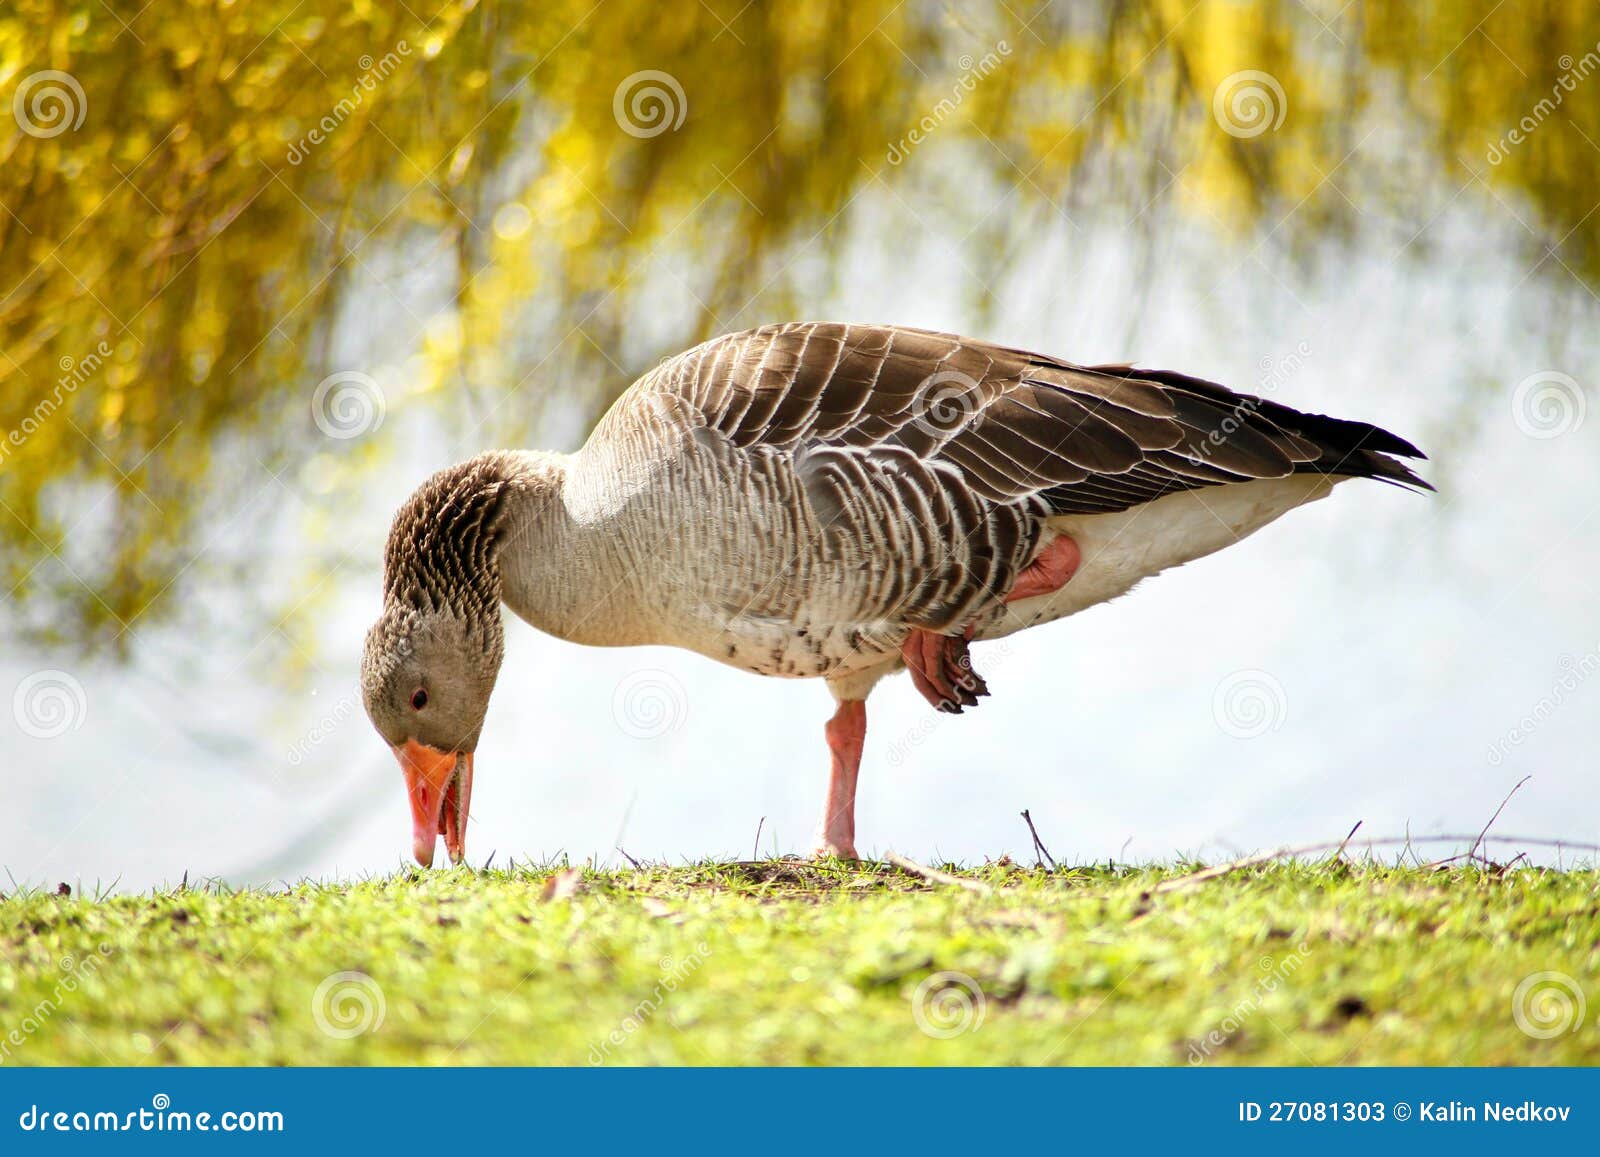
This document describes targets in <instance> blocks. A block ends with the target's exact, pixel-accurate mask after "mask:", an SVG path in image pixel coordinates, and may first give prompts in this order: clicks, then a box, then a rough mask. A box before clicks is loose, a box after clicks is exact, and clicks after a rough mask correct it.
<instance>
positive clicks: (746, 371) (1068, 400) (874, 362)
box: [657, 323, 1427, 513]
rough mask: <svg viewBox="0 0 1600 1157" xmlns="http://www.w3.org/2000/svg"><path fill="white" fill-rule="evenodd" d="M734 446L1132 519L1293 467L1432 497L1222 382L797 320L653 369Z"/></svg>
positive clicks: (1380, 439)
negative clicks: (830, 459) (911, 470)
mask: <svg viewBox="0 0 1600 1157" xmlns="http://www.w3.org/2000/svg"><path fill="white" fill-rule="evenodd" d="M657 375H658V380H659V381H660V383H661V385H662V386H663V387H665V388H669V389H672V390H673V391H674V392H677V393H678V394H679V395H680V396H681V397H682V398H683V399H684V400H685V401H688V402H690V403H691V404H692V405H693V406H694V408H695V409H697V410H698V411H699V412H700V413H701V414H703V415H704V418H705V421H706V424H707V425H708V426H709V427H711V428H713V429H715V430H717V431H719V432H720V433H721V434H723V435H725V436H726V437H727V438H728V439H729V440H730V441H732V442H733V444H734V445H736V446H741V447H747V446H755V445H764V446H770V447H773V448H794V449H795V450H796V451H797V453H799V454H801V455H804V456H806V457H808V458H809V457H813V456H815V455H816V454H818V453H825V452H826V451H828V450H830V449H852V450H865V451H866V452H867V453H868V454H869V455H870V454H880V453H881V454H888V455H894V456H899V455H902V454H905V453H909V454H910V455H912V456H913V457H914V458H916V459H918V460H920V461H923V462H927V463H930V464H935V465H943V464H947V465H949V466H952V467H954V468H955V469H957V470H958V471H959V472H960V473H961V475H962V477H963V479H964V480H965V481H966V483H967V485H968V486H970V487H971V489H972V492H973V494H974V495H975V496H976V497H978V498H981V499H983V500H985V501H988V502H997V503H1011V502H1019V501H1025V500H1027V499H1030V498H1033V497H1036V496H1037V497H1041V498H1043V500H1044V501H1045V503H1046V505H1047V506H1048V508H1049V510H1050V511H1051V512H1052V513H1078V512H1092V511H1101V510H1106V511H1110V510H1123V509H1126V508H1128V507H1130V506H1136V505H1139V504H1140V503H1144V502H1149V501H1150V500H1151V499H1153V498H1157V497H1159V496H1160V495H1162V494H1165V493H1169V492H1171V491H1174V490H1184V489H1192V488H1195V487H1199V486H1214V485H1219V484H1223V483H1228V482H1240V481H1247V480H1250V479H1259V478H1281V477H1283V476H1285V475H1287V474H1290V473H1293V472H1296V471H1313V472H1317V473H1325V474H1342V475H1352V476H1358V477H1379V478H1385V479H1389V480H1393V481H1400V482H1405V483H1408V484H1411V485H1416V486H1423V487H1426V486H1427V484H1426V483H1425V482H1423V481H1422V480H1421V479H1419V478H1417V477H1416V476H1415V475H1414V474H1412V473H1411V472H1410V471H1409V470H1408V469H1406V468H1405V467H1404V466H1403V465H1401V464H1400V463H1398V462H1395V461H1393V460H1392V459H1390V458H1386V457H1384V455H1388V454H1398V455H1402V456H1405V457H1421V456H1422V455H1421V453H1420V452H1419V451H1418V450H1417V449H1416V447H1414V446H1412V445H1411V444H1410V443H1408V442H1405V441H1403V440H1402V439H1400V438H1397V437H1395V436H1394V435H1393V434H1389V433H1387V432H1386V431H1383V430H1380V429H1378V428H1377V427H1375V426H1370V425H1368V424H1366V423H1364V422H1347V421H1342V420H1339V419H1334V418H1327V417H1323V416H1321V415H1316V414H1303V413H1300V412H1298V411H1295V410H1292V409H1290V408H1289V407H1287V406H1283V405H1279V404H1277V403H1275V402H1270V401H1266V400H1264V399H1261V398H1256V397H1251V396H1249V395H1245V394H1236V393H1234V392H1232V391H1231V390H1228V389H1226V388H1225V387H1223V386H1219V385H1217V384H1215V383H1213V382H1206V381H1202V380H1200V379H1198V378H1190V377H1186V376H1184V375H1181V374H1175V373H1170V372H1165V371H1149V370H1136V369H1132V368H1130V367H1126V366H1077V365H1073V364H1072V363H1070V362H1064V361H1060V360H1058V359H1055V358H1050V357H1046V356H1044V355H1040V354H1032V353H1026V352H1024V351H1021V350H1013V349H1006V348H1004V347H1002V346H996V345H991V344H989V343H987V342H978V341H971V340H969V339H966V338H960V337H955V336H953V335H950V334H943V333H933V332H929V331H926V330H915V329H903V328H897V327H892V326H862V325H842V324H833V323H800V324H792V325H781V326H766V327H763V328H761V329H756V330H750V331H747V332H745V333H739V334H732V335H729V336H727V337H723V338H718V339H716V340H715V341H711V342H708V343H706V344H704V345H702V346H699V347H697V348H696V349H694V350H690V351H689V352H688V353H686V354H684V355H682V356H681V357H679V358H676V359H673V361H671V362H668V363H667V364H666V365H664V366H663V367H662V368H661V370H659V371H657Z"/></svg>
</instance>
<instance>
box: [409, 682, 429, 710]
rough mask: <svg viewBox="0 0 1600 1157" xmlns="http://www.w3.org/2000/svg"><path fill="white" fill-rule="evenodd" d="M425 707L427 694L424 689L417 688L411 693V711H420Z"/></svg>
mask: <svg viewBox="0 0 1600 1157" xmlns="http://www.w3.org/2000/svg"><path fill="white" fill-rule="evenodd" d="M427 705H428V692H427V691H426V690H425V689H423V688H421V687H418V688H417V689H416V690H415V691H413V692H412V693H411V709H412V710H413V711H421V710H422V709H423V708H424V707H426V706H427Z"/></svg>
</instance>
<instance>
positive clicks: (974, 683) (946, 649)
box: [900, 631, 989, 715]
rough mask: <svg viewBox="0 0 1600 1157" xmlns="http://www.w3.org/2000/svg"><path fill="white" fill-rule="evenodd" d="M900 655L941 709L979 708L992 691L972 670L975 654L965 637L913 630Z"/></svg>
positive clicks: (920, 687)
mask: <svg viewBox="0 0 1600 1157" xmlns="http://www.w3.org/2000/svg"><path fill="white" fill-rule="evenodd" d="M900 657H901V658H903V659H904V660H905V663H906V670H908V671H910V672H911V682H912V683H914V684H916V688H917V690H918V691H920V692H922V697H923V698H924V699H926V700H927V701H928V702H929V703H932V704H933V705H934V706H935V707H937V708H938V709H939V710H940V711H947V712H949V713H950V714H952V715H960V714H961V709H962V708H963V707H976V706H977V705H978V700H979V699H980V698H982V697H983V696H985V695H987V694H988V693H989V685H988V684H987V683H985V682H984V681H983V676H981V675H979V674H978V673H977V672H976V671H974V670H973V669H972V654H971V652H970V651H968V649H967V640H966V639H965V638H964V637H963V636H960V635H936V634H934V633H933V632H932V631H912V632H911V634H910V635H909V636H908V637H907V638H906V641H905V642H904V643H903V644H902V645H901V647H900Z"/></svg>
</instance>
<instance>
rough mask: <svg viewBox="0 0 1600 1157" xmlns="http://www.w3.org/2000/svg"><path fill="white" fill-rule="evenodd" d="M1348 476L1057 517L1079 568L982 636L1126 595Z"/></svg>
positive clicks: (1255, 485)
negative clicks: (1075, 550)
mask: <svg viewBox="0 0 1600 1157" xmlns="http://www.w3.org/2000/svg"><path fill="white" fill-rule="evenodd" d="M1342 481H1345V479H1342V478H1329V477H1327V476H1326V475H1321V474H1291V475H1290V476H1289V477H1287V478H1270V479H1266V480H1264V481H1260V482H1240V483H1233V484H1231V485H1228V486H1212V487H1207V488H1205V489H1203V490H1186V491H1184V492H1182V493H1181V494H1169V495H1167V496H1166V497H1165V498H1158V499H1156V500H1155V501H1154V502H1149V503H1146V504H1145V505H1143V506H1136V507H1134V508H1133V509H1131V510H1123V511H1119V512H1118V513H1116V514H1069V515H1063V516H1061V517H1059V518H1052V519H1051V520H1050V522H1049V526H1050V528H1051V529H1052V530H1056V531H1059V532H1060V533H1062V534H1067V535H1070V536H1071V537H1072V538H1073V539H1074V541H1076V542H1077V544H1078V548H1079V549H1080V550H1081V551H1082V552H1083V562H1082V564H1081V565H1080V566H1079V567H1078V572H1077V573H1076V574H1075V575H1074V576H1073V577H1072V581H1071V582H1069V583H1067V585H1066V586H1064V587H1062V588H1061V589H1060V590H1059V591H1056V592H1055V593H1054V594H1049V595H1041V596H1040V597H1038V598H1035V599H1024V600H1023V601H1021V602H1018V603H1013V604H1011V605H1010V606H1009V607H1008V608H1007V613H1006V614H1005V615H1003V616H1002V617H1001V618H1000V619H999V620H998V621H996V622H995V623H993V624H992V625H991V626H989V627H986V628H984V629H983V630H981V631H980V632H979V633H978V637H979V638H982V639H998V638H1002V637H1003V636H1005V635H1009V634H1012V633H1013V632H1016V631H1020V630H1023V629H1024V628H1026V627H1031V626H1035V625H1037V624H1039V623H1046V622H1049V621H1051V620H1052V619H1059V618H1063V617H1065V616H1067V615H1071V614H1076V613H1077V612H1078V611H1081V610H1084V609H1085V608H1087V607H1092V606H1094V605H1095V604H1096V603H1103V602H1105V601H1106V600H1107V599H1114V598H1116V597H1117V596H1118V595H1123V594H1126V593H1127V592H1128V591H1130V590H1131V589H1133V587H1134V585H1135V584H1136V583H1138V582H1139V581H1140V580H1141V579H1146V578H1149V577H1150V576H1151V575H1155V574H1160V573H1161V572H1162V571H1164V570H1166V569H1168V568H1169V567H1174V566H1180V565H1182V564H1183V563H1186V562H1189V561H1190V560H1191V559H1196V558H1202V557H1204V556H1205V555H1208V554H1210V553H1212V552H1213V551H1217V550H1221V549H1222V548H1223V547H1225V546H1232V545H1233V544H1234V543H1236V542H1238V541H1239V540H1240V539H1242V538H1244V537H1245V536H1246V535H1249V534H1253V533H1255V532H1256V531H1257V530H1260V529H1261V528H1262V527H1263V526H1265V525H1266V524H1267V523H1269V522H1271V521H1272V520H1273V519H1275V518H1277V517H1278V516H1279V515H1282V514H1286V513H1288V512H1289V511H1291V510H1293V509H1294V508H1295V507H1297V506H1303V505H1305V504H1306V503H1307V502H1314V501H1316V500H1317V499H1319V498H1322V497H1325V496H1326V495H1327V494H1328V492H1329V491H1331V490H1332V489H1333V487H1334V485H1335V484H1336V483H1338V482H1342Z"/></svg>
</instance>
